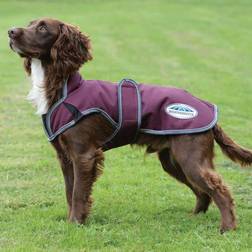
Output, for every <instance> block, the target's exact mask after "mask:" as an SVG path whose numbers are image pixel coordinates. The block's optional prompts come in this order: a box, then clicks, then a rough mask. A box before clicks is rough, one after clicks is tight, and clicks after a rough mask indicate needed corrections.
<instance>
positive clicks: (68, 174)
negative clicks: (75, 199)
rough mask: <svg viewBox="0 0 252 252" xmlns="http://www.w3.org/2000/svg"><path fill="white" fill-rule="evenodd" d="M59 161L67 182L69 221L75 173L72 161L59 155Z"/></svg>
mask: <svg viewBox="0 0 252 252" xmlns="http://www.w3.org/2000/svg"><path fill="white" fill-rule="evenodd" d="M58 159H59V162H60V165H61V169H62V173H63V176H64V180H65V190H66V199H67V205H68V219H69V218H70V216H71V211H72V195H73V185H74V171H73V163H72V161H71V160H70V159H69V158H68V157H67V156H66V155H64V154H62V153H60V154H58Z"/></svg>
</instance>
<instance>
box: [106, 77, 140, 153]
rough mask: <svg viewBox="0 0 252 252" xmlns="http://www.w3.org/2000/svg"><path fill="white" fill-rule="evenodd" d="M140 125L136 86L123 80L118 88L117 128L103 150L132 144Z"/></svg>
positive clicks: (130, 81) (138, 94)
mask: <svg viewBox="0 0 252 252" xmlns="http://www.w3.org/2000/svg"><path fill="white" fill-rule="evenodd" d="M140 125H141V98H140V93H139V89H138V85H137V84H136V83H135V82H134V81H133V80H130V79H123V80H122V81H121V82H120V84H119V86H118V127H117V129H116V130H115V132H114V133H113V135H112V136H111V137H110V138H109V139H108V141H107V142H106V143H105V145H104V149H105V150H106V149H111V148H116V147H118V146H122V145H126V144H129V143H133V142H134V141H135V139H136V136H137V133H138V130H139V128H140Z"/></svg>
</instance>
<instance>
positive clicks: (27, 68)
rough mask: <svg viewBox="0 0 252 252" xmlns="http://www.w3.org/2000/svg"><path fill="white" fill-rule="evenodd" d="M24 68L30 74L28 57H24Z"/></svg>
mask: <svg viewBox="0 0 252 252" xmlns="http://www.w3.org/2000/svg"><path fill="white" fill-rule="evenodd" d="M24 69H25V71H26V73H27V74H28V75H31V59H30V58H25V59H24Z"/></svg>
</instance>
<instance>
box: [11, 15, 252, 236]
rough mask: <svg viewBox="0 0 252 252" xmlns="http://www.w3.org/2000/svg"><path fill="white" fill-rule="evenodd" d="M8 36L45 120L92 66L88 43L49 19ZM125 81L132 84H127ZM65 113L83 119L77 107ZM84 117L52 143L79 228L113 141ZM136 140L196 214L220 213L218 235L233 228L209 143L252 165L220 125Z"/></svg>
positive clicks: (93, 118)
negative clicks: (191, 197) (190, 199)
mask: <svg viewBox="0 0 252 252" xmlns="http://www.w3.org/2000/svg"><path fill="white" fill-rule="evenodd" d="M8 34H9V38H10V47H11V48H12V50H13V51H15V52H16V53H17V54H19V55H20V56H21V57H23V58H24V66H25V70H26V72H27V73H28V75H31V80H32V89H31V91H30V92H29V95H28V100H30V101H31V102H32V103H33V104H35V106H36V108H37V114H39V115H42V116H44V115H46V114H47V113H48V111H49V110H50V109H51V108H52V107H55V104H57V103H58V102H59V101H60V99H61V98H62V92H64V91H63V89H64V85H65V82H66V80H68V79H69V78H70V79H71V76H74V75H76V74H77V72H78V70H79V69H80V67H81V66H82V65H83V64H84V63H86V62H88V61H89V60H91V59H92V55H91V52H90V49H91V46H90V40H89V38H88V37H87V36H86V35H85V34H83V33H82V32H80V31H79V30H78V28H77V27H75V26H72V25H69V24H66V23H64V22H61V21H58V20H54V19H49V18H43V19H38V20H34V21H32V22H30V24H29V25H28V26H27V27H25V28H12V29H10V30H9V31H8ZM76 78H79V77H78V76H77V77H76ZM126 82H127V80H126ZM129 82H130V83H128V84H129V85H131V84H132V81H129ZM101 85H103V84H101ZM89 86H90V83H89ZM127 90H128V89H127ZM134 90H135V89H134ZM153 90H154V89H153ZM133 93H134V92H133ZM133 93H132V94H133ZM137 94H138V93H137ZM88 95H92V94H91V93H90V94H87V96H88ZM134 95H135V93H134ZM138 98H139V97H138ZM64 105H66V104H64ZM62 109H66V108H62ZM68 109H69V111H71V110H72V112H73V114H74V115H75V116H76V114H77V118H78V119H80V118H81V117H78V115H80V114H79V111H76V108H75V107H74V106H68ZM173 109H174V110H176V109H177V110H178V109H180V108H179V107H178V106H177V107H174V108H173ZM183 109H184V110H183V111H184V112H183V111H182V112H181V113H182V114H181V115H182V116H184V115H187V113H191V112H192V113H193V111H190V107H189V108H188V107H187V108H183ZM174 110H173V112H174ZM67 111H68V110H67ZM69 111H68V112H66V113H69ZM188 111H189V112H188ZM76 112H77V113H76ZM96 112H97V111H96ZM175 112H176V111H175ZM140 113H141V111H140ZM183 113H184V114H183ZM81 116H83V114H81ZM83 118H84V119H83V120H78V123H76V124H74V126H73V125H72V124H71V127H68V128H67V129H66V130H65V131H62V132H60V134H58V135H55V137H54V138H53V139H51V142H52V145H53V146H54V148H55V150H56V152H57V156H58V159H59V162H60V165H61V168H62V172H63V175H64V179H65V188H66V198H67V203H68V208H69V213H68V218H69V221H71V222H77V223H83V222H84V221H85V219H86V218H87V216H88V214H89V211H90V208H91V204H92V200H91V191H92V186H93V183H94V182H95V180H96V179H97V177H98V176H99V174H100V173H101V168H102V165H103V161H104V156H103V144H102V143H104V142H106V139H108V138H109V137H110V136H111V135H114V136H115V135H116V134H115V132H114V127H113V125H112V124H111V122H110V121H109V120H107V118H106V116H104V115H103V114H102V113H91V114H89V115H88V116H84V117H83ZM73 121H74V120H73ZM181 121H183V118H181ZM74 122H77V120H76V121H74ZM47 123H48V122H46V125H47ZM122 123H123V122H122ZM48 127H50V125H49V126H48ZM136 133H137V134H136V137H135V138H134V140H133V138H132V139H131V142H130V143H131V144H136V145H141V146H146V147H147V152H148V153H150V152H156V153H157V154H158V158H159V160H160V162H161V164H162V167H163V169H164V170H165V171H166V172H167V173H169V174H170V175H171V176H173V177H174V178H176V179H177V180H178V181H180V182H182V183H184V184H185V185H187V186H188V187H189V188H190V189H191V190H192V192H193V193H194V194H195V196H196V206H195V209H194V213H195V214H198V213H200V212H206V211H207V209H208V207H209V205H210V203H211V201H212V200H213V201H214V203H215V204H216V205H217V207H218V208H219V210H220V213H221V226H220V232H221V233H223V232H225V231H228V230H232V229H235V228H236V218H235V210H234V201H233V198H232V196H231V193H230V191H229V189H228V188H227V186H226V185H225V184H224V183H223V180H222V179H221V177H220V176H219V175H218V174H217V172H216V171H215V170H214V164H213V157H214V150H213V149H214V140H215V141H216V142H217V143H218V144H219V145H220V147H221V149H222V151H223V153H224V154H225V155H226V156H228V157H229V158H230V159H231V160H233V161H234V162H237V163H239V164H241V165H251V164H252V152H251V151H250V150H247V149H244V148H242V147H240V146H239V145H238V144H236V143H235V142H234V141H233V140H232V139H230V138H229V137H228V136H227V135H226V134H225V133H224V131H223V130H222V129H221V127H220V126H219V125H217V124H214V125H212V127H211V128H210V127H209V128H207V129H206V130H205V131H202V132H198V133H184V134H176V132H175V133H174V134H167V135H153V134H148V133H147V132H144V131H141V130H139V131H137V132H136ZM119 140H120V139H119Z"/></svg>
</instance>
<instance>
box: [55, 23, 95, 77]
mask: <svg viewBox="0 0 252 252" xmlns="http://www.w3.org/2000/svg"><path fill="white" fill-rule="evenodd" d="M90 51H91V45H90V40H89V38H88V37H87V36H86V35H84V34H83V33H81V32H80V31H79V29H78V28H77V27H75V26H72V25H68V24H62V25H61V26H60V31H59V37H58V39H57V40H56V42H55V43H54V45H53V47H52V48H51V59H52V63H53V65H54V67H55V68H56V69H57V70H58V71H60V72H61V73H62V74H63V75H64V74H65V75H69V74H71V73H73V72H75V71H77V70H78V69H79V68H80V67H81V65H82V64H84V63H85V62H87V61H89V60H91V59H92V55H91V52H90Z"/></svg>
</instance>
